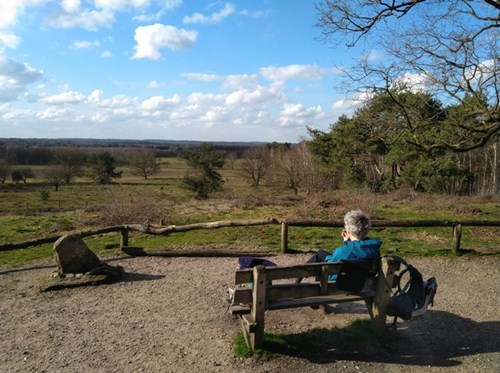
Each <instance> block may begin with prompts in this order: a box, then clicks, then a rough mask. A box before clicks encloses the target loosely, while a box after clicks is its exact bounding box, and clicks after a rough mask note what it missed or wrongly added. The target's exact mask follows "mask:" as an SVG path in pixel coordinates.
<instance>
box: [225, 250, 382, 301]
mask: <svg viewBox="0 0 500 373" xmlns="http://www.w3.org/2000/svg"><path fill="white" fill-rule="evenodd" d="M363 262H364V265H363V267H364V268H365V269H366V270H364V271H362V272H363V273H361V274H360V273H356V269H357V268H359V266H357V265H354V266H353V265H352V264H349V263H342V262H337V263H309V264H300V265H291V266H278V267H263V266H258V267H255V268H253V269H245V270H238V271H236V277H235V284H236V285H237V287H236V290H235V294H234V303H251V302H252V300H253V297H254V294H253V289H254V288H255V285H256V284H257V283H261V282H262V283H265V284H266V290H265V301H266V302H270V303H272V302H274V301H279V300H282V299H289V298H293V299H298V298H308V297H322V296H323V297H324V296H330V295H340V294H346V295H349V294H356V295H357V296H358V297H359V296H360V297H362V298H365V297H370V296H373V295H374V292H375V284H376V281H375V276H376V274H377V273H378V271H379V268H380V259H375V260H369V261H363ZM366 274H368V276H367V275H366ZM331 275H337V276H338V278H337V282H331V281H328V278H329V276H331ZM360 276H361V277H362V278H361V280H359V279H360ZM304 277H314V278H316V280H317V281H315V282H313V283H311V282H302V283H300V284H297V283H295V281H294V280H295V279H297V278H304ZM367 277H368V279H367ZM356 280H358V281H357V285H358V286H355V287H356V289H346V288H345V287H342V286H339V285H342V283H343V282H344V283H345V284H350V283H352V281H354V282H356ZM238 285H240V286H238ZM346 300H347V298H346Z"/></svg>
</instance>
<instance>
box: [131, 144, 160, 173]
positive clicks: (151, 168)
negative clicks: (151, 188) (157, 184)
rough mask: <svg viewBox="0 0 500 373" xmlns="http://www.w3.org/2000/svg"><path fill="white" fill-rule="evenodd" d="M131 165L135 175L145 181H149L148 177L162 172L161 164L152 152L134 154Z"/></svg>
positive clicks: (144, 151)
mask: <svg viewBox="0 0 500 373" xmlns="http://www.w3.org/2000/svg"><path fill="white" fill-rule="evenodd" d="M130 163H131V165H132V168H133V169H134V173H135V174H136V175H139V176H142V177H144V180H147V179H148V176H151V175H155V174H157V173H158V171H160V164H159V163H158V162H157V160H156V157H155V154H154V153H153V151H151V150H138V151H135V152H133V153H132V156H131V162H130Z"/></svg>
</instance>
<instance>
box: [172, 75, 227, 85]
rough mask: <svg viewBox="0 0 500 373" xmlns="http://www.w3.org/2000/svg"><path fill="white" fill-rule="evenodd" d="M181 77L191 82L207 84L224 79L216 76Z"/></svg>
mask: <svg viewBox="0 0 500 373" xmlns="http://www.w3.org/2000/svg"><path fill="white" fill-rule="evenodd" d="M181 76H183V77H184V78H186V79H189V80H197V81H200V82H207V83H209V82H216V81H218V80H222V79H223V77H222V76H220V75H215V74H200V73H182V74H181Z"/></svg>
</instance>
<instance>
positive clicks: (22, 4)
mask: <svg viewBox="0 0 500 373" xmlns="http://www.w3.org/2000/svg"><path fill="white" fill-rule="evenodd" d="M49 1H50V0H2V1H0V29H7V28H9V27H12V26H15V25H16V24H17V22H18V19H19V17H20V16H21V15H23V14H24V13H25V11H26V9H27V8H29V7H36V6H41V5H44V4H45V3H48V2H49Z"/></svg>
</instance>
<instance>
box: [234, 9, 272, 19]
mask: <svg viewBox="0 0 500 373" xmlns="http://www.w3.org/2000/svg"><path fill="white" fill-rule="evenodd" d="M271 13H272V10H271V9H265V10H256V11H250V10H248V9H243V10H242V11H241V12H239V14H240V15H242V16H245V17H251V18H264V17H267V16H268V15H269V14H271Z"/></svg>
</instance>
